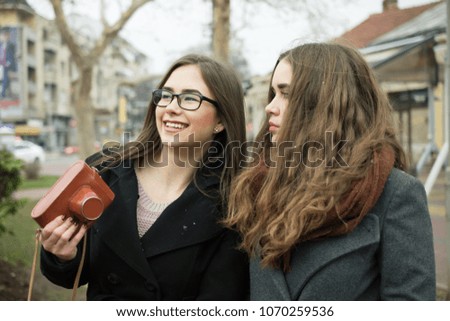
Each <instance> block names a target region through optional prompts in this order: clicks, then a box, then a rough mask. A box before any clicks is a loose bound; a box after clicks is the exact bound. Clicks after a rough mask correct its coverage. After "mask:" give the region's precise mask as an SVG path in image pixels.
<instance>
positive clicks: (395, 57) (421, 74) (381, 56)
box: [361, 34, 438, 84]
mask: <svg viewBox="0 0 450 321" xmlns="http://www.w3.org/2000/svg"><path fill="white" fill-rule="evenodd" d="M435 36H436V35H435V34H432V35H420V36H415V37H411V38H407V39H400V40H396V41H391V42H388V43H384V44H377V45H373V46H370V47H366V48H364V49H362V50H361V53H362V54H363V55H364V57H365V58H366V60H367V61H368V62H369V64H370V65H371V66H372V68H374V70H375V72H376V74H377V76H378V78H379V80H380V81H381V82H416V83H417V82H421V83H426V84H430V83H433V84H434V83H436V82H437V81H438V68H437V63H436V59H435V57H434V51H433V46H434V45H436V41H435Z"/></svg>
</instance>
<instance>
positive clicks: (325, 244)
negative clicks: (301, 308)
mask: <svg viewBox="0 0 450 321" xmlns="http://www.w3.org/2000/svg"><path fill="white" fill-rule="evenodd" d="M379 240H380V230H379V223H378V216H377V215H374V214H371V213H369V214H368V215H366V217H365V218H364V219H363V220H362V221H361V223H360V224H359V225H358V227H357V228H355V229H354V230H353V231H352V232H351V233H349V234H346V235H342V236H338V237H330V238H325V239H320V240H316V241H308V242H305V243H302V244H301V245H299V246H298V247H297V249H296V250H295V251H294V253H293V255H292V257H291V260H292V261H291V271H290V272H289V273H288V274H286V280H287V283H288V285H289V289H290V293H291V294H292V299H293V300H298V299H299V298H300V297H301V294H302V291H303V289H304V287H305V286H306V284H307V283H308V281H309V280H310V279H311V278H312V277H314V275H315V274H316V273H317V272H319V271H320V270H321V269H323V268H324V267H325V266H327V265H329V264H330V263H332V262H333V261H335V260H336V259H337V258H339V257H341V256H345V255H348V254H349V253H352V252H354V251H356V250H358V249H361V248H364V247H366V246H368V245H370V244H373V243H377V242H379Z"/></svg>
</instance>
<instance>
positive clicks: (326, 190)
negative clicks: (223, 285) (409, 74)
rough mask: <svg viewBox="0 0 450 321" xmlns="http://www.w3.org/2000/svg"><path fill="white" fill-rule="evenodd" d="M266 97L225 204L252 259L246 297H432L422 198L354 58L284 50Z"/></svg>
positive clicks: (376, 90) (345, 53) (362, 65)
mask: <svg viewBox="0 0 450 321" xmlns="http://www.w3.org/2000/svg"><path fill="white" fill-rule="evenodd" d="M268 97H269V99H268V101H269V103H268V105H267V106H266V109H265V111H266V114H267V119H266V122H265V123H264V125H263V127H262V129H261V131H260V133H259V135H258V137H257V141H258V143H259V150H258V153H255V155H253V156H254V157H253V158H254V159H255V160H256V161H255V163H254V164H253V166H251V167H250V168H248V169H246V170H244V171H242V172H241V174H240V175H239V176H238V177H237V178H236V181H235V182H234V184H233V186H232V189H231V191H232V192H231V195H230V199H229V203H228V205H229V218H228V220H227V223H228V224H229V226H231V227H235V228H236V229H237V230H238V231H240V232H241V233H242V237H243V241H242V244H241V247H242V248H243V249H245V250H246V251H247V252H248V253H249V254H250V255H251V256H252V259H251V262H250V280H251V281H250V284H251V289H250V295H251V299H252V300H274V301H278V300H311V301H321V300H434V299H435V295H436V293H435V286H436V285H435V284H436V283H435V282H436V280H435V263H434V254H433V233H432V227H431V220H430V216H429V213H428V208H427V198H426V195H425V191H424V188H423V186H422V184H421V183H420V181H418V180H417V179H416V178H414V177H412V176H410V175H408V174H407V173H405V172H404V169H405V168H406V166H407V164H406V158H405V153H404V151H403V149H402V147H401V145H400V143H399V142H398V140H397V138H396V135H395V131H394V122H393V112H392V108H391V106H390V104H389V101H388V99H387V97H386V94H385V93H383V92H382V90H381V88H380V87H379V85H378V84H377V81H376V79H375V77H374V74H373V72H372V70H371V69H370V67H369V65H368V64H367V62H366V61H365V60H364V58H363V57H362V56H361V54H360V53H359V52H358V51H357V50H356V49H353V48H349V47H346V46H343V45H340V44H337V43H312V44H304V45H300V46H298V47H295V48H293V49H291V50H289V51H287V52H285V53H283V54H282V55H281V56H280V58H279V59H278V61H277V63H276V65H275V68H274V71H273V73H272V77H271V81H270V89H269V95H268ZM257 156H259V157H257Z"/></svg>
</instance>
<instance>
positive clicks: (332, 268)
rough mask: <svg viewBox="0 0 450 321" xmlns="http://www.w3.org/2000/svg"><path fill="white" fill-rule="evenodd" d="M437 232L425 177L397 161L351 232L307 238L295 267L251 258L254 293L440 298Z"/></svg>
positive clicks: (262, 296)
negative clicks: (403, 168)
mask: <svg viewBox="0 0 450 321" xmlns="http://www.w3.org/2000/svg"><path fill="white" fill-rule="evenodd" d="M435 279H436V277H435V261H434V249H433V233H432V227H431V220H430V216H429V213H428V206H427V198H426V194H425V191H424V188H423V185H422V184H421V183H420V182H419V181H418V180H417V179H415V178H414V177H412V176H410V175H408V174H406V173H404V172H402V171H400V170H398V169H393V170H392V172H391V173H390V175H389V178H388V181H387V182H386V185H385V187H384V190H383V193H382V195H381V196H380V199H379V200H378V201H377V203H376V205H375V206H374V207H373V209H372V210H371V211H370V212H369V213H368V214H367V215H366V216H365V217H364V219H363V220H362V222H361V223H360V224H359V225H358V226H357V227H356V228H355V229H354V230H353V231H352V232H351V233H349V234H347V235H343V236H338V237H329V238H324V239H320V240H313V241H307V242H304V243H301V244H299V245H298V246H297V247H296V249H295V250H294V251H293V253H292V257H291V270H290V271H289V272H287V273H283V271H281V270H278V269H272V268H262V267H261V265H260V262H259V259H252V261H251V263H250V287H251V291H250V296H251V300H271V301H282V300H310V301H326V300H339V301H344V300H435V297H436V280H435Z"/></svg>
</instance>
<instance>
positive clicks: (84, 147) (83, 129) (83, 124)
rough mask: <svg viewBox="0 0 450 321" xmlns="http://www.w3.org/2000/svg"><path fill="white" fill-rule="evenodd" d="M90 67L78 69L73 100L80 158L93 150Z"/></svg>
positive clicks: (93, 131)
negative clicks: (76, 86)
mask: <svg viewBox="0 0 450 321" xmlns="http://www.w3.org/2000/svg"><path fill="white" fill-rule="evenodd" d="M91 89H92V67H88V68H84V69H82V70H80V78H79V79H78V88H77V91H78V93H77V95H76V101H75V115H76V118H77V131H78V146H79V147H80V152H79V155H80V157H81V158H82V159H85V158H86V157H87V156H89V155H91V154H93V153H94V152H95V149H94V141H95V137H96V135H95V124H94V119H95V117H94V113H95V111H94V108H93V106H91V97H90V94H91Z"/></svg>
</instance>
